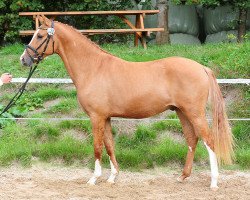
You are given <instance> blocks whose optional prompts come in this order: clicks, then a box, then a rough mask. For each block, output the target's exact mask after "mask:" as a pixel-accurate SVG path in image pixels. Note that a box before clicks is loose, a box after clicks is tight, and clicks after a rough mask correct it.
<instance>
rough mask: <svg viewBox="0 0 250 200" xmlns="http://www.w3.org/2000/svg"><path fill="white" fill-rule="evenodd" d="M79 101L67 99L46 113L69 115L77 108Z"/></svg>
mask: <svg viewBox="0 0 250 200" xmlns="http://www.w3.org/2000/svg"><path fill="white" fill-rule="evenodd" d="M77 105H78V103H77V100H76V98H75V97H74V98H65V99H63V100H61V101H60V102H59V103H58V104H56V105H54V106H52V107H50V108H49V109H48V110H47V111H46V113H48V114H52V113H68V112H70V111H72V110H73V109H75V108H77Z"/></svg>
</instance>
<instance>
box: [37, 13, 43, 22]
mask: <svg viewBox="0 0 250 200" xmlns="http://www.w3.org/2000/svg"><path fill="white" fill-rule="evenodd" d="M37 17H38V21H39V23H40V24H44V23H45V22H44V19H43V16H42V15H38V16H37Z"/></svg>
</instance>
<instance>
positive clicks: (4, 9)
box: [0, 0, 132, 44]
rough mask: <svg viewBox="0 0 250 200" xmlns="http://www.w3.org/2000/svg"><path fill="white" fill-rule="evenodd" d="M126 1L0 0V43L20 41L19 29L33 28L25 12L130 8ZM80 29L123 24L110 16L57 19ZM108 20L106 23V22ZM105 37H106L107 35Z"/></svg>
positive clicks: (63, 17)
mask: <svg viewBox="0 0 250 200" xmlns="http://www.w3.org/2000/svg"><path fill="white" fill-rule="evenodd" d="M131 6H132V4H131V1H125V0H109V1H108V3H107V1H106V0H93V1H91V0H63V1H58V0H57V1H50V0H44V1H41V0H31V1H28V0H1V1H0V44H1V43H2V42H14V41H17V40H19V37H18V31H19V30H25V29H32V27H33V28H34V23H33V20H32V19H31V18H28V17H19V16H18V12H23V11H40V12H42V11H86V10H125V9H128V8H129V7H131ZM57 19H58V20H59V21H62V22H66V23H68V24H70V25H73V26H75V27H77V28H81V29H90V28H96V27H99V28H100V27H102V28H109V27H111V26H112V27H113V26H120V25H121V23H120V19H118V17H117V18H116V17H110V16H102V17H97V16H84V17H83V16H62V17H58V18H57ZM104 21H105V23H103V22H104ZM104 37H106V36H104ZM104 39H105V38H104Z"/></svg>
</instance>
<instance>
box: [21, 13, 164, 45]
mask: <svg viewBox="0 0 250 200" xmlns="http://www.w3.org/2000/svg"><path fill="white" fill-rule="evenodd" d="M157 13H159V10H126V11H74V12H73V11H72V12H20V13H19V15H20V16H33V19H34V20H35V27H36V29H37V28H38V27H39V21H38V15H45V16H52V17H56V16H60V15H63V16H65V15H74V16H75V15H114V16H118V17H119V18H121V19H122V21H123V22H124V23H125V24H127V25H128V26H129V28H128V29H91V30H90V29H89V30H79V31H80V32H81V33H82V34H84V35H95V34H106V33H111V34H135V40H134V44H135V46H138V42H139V40H140V41H141V44H142V46H143V47H144V48H146V39H145V37H146V36H147V35H150V33H152V32H158V31H164V29H163V28H145V27H144V18H145V16H146V15H153V14H157ZM127 15H134V16H135V23H134V24H133V23H132V22H131V21H130V20H129V19H128V18H127V17H126V16H127ZM34 32H35V30H22V31H20V32H19V33H20V35H21V36H27V35H33V34H34Z"/></svg>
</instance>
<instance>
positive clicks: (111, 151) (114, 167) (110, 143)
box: [104, 119, 119, 183]
mask: <svg viewBox="0 0 250 200" xmlns="http://www.w3.org/2000/svg"><path fill="white" fill-rule="evenodd" d="M104 144H105V147H106V151H107V153H108V155H109V161H110V166H111V174H110V176H109V178H108V180H107V182H109V183H115V178H116V176H117V175H118V172H119V167H118V163H117V161H116V158H115V147H114V139H113V135H112V127H111V122H110V119H108V120H107V121H106V126H105V133H104Z"/></svg>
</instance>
